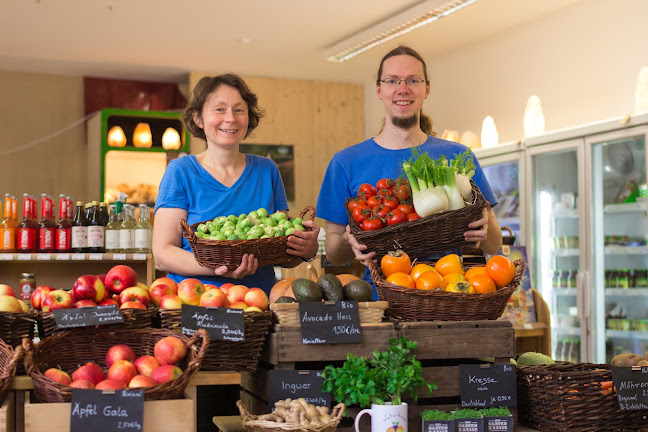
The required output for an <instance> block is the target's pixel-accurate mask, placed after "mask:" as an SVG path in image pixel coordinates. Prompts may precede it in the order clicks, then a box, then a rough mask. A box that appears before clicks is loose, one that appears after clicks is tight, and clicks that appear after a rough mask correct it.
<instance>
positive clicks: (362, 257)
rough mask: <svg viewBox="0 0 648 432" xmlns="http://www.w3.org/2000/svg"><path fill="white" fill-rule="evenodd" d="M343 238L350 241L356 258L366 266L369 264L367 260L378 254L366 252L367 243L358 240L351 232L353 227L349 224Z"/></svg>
mask: <svg viewBox="0 0 648 432" xmlns="http://www.w3.org/2000/svg"><path fill="white" fill-rule="evenodd" d="M342 238H344V239H345V240H346V241H347V243H349V246H351V250H352V251H353V254H354V255H355V257H356V259H357V260H358V261H360V262H361V263H362V264H364V265H365V266H366V265H368V261H367V260H370V259H373V257H375V256H376V252H369V253H364V251H365V250H367V245H364V244H362V243H360V242H358V239H356V238H355V236H354V235H353V234H351V227H350V226H349V225H347V226H346V232H345V233H344V234H343V235H342Z"/></svg>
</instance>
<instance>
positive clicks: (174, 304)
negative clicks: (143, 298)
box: [160, 294, 182, 309]
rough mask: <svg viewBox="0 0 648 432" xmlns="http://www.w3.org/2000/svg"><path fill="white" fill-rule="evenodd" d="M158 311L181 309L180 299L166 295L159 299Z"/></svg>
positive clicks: (172, 295) (173, 295)
mask: <svg viewBox="0 0 648 432" xmlns="http://www.w3.org/2000/svg"><path fill="white" fill-rule="evenodd" d="M160 309H182V299H181V298H180V297H178V296H177V295H175V294H167V295H165V296H164V297H162V298H161V299H160Z"/></svg>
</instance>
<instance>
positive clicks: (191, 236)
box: [180, 219, 198, 241]
mask: <svg viewBox="0 0 648 432" xmlns="http://www.w3.org/2000/svg"><path fill="white" fill-rule="evenodd" d="M180 226H181V227H182V235H183V236H184V238H186V239H187V240H189V241H196V240H197V239H198V237H196V233H195V232H193V230H192V229H191V227H190V226H189V224H188V223H187V221H186V220H184V219H180Z"/></svg>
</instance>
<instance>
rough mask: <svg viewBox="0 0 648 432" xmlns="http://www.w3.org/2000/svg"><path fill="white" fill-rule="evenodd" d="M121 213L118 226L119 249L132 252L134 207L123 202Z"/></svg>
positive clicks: (133, 246)
mask: <svg viewBox="0 0 648 432" xmlns="http://www.w3.org/2000/svg"><path fill="white" fill-rule="evenodd" d="M122 213H123V214H124V216H123V221H122V223H121V224H120V226H119V251H120V252H125V253H128V252H133V251H134V250H135V217H134V215H135V207H133V206H132V205H131V204H124V207H123V208H122Z"/></svg>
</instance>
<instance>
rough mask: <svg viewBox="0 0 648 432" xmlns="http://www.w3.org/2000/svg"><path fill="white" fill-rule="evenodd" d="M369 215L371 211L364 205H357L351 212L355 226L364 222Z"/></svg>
mask: <svg viewBox="0 0 648 432" xmlns="http://www.w3.org/2000/svg"><path fill="white" fill-rule="evenodd" d="M370 214H371V211H370V210H369V207H367V206H366V205H364V204H358V205H357V206H356V207H355V208H354V209H353V212H352V216H353V220H354V221H355V222H356V223H357V224H361V223H362V222H364V221H365V220H366V219H367V218H368V217H369V215H370Z"/></svg>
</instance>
